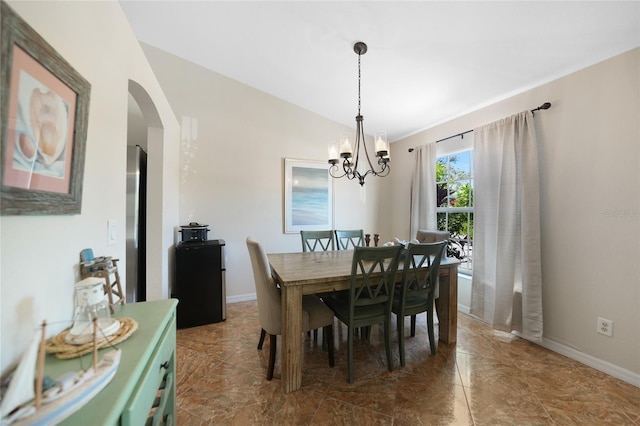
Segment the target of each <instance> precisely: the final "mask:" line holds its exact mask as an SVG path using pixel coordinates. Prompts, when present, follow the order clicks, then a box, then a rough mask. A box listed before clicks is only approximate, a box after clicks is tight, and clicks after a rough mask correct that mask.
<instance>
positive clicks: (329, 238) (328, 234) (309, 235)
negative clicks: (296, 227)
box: [300, 230, 336, 252]
mask: <svg viewBox="0 0 640 426" xmlns="http://www.w3.org/2000/svg"><path fill="white" fill-rule="evenodd" d="M300 238H301V239H302V251H304V252H307V251H316V250H318V251H319V250H322V251H327V250H335V249H336V245H335V239H334V233H333V231H332V230H329V231H300Z"/></svg>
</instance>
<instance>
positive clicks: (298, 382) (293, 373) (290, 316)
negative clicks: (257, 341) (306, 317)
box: [280, 286, 302, 393]
mask: <svg viewBox="0 0 640 426" xmlns="http://www.w3.org/2000/svg"><path fill="white" fill-rule="evenodd" d="M281 290H282V293H281V297H282V345H281V346H282V353H281V355H280V356H281V359H282V363H281V365H282V384H283V386H284V391H285V393H289V392H293V391H295V390H298V389H300V387H301V386H302V341H301V340H300V335H301V334H302V288H301V287H300V286H284V287H282V289H281Z"/></svg>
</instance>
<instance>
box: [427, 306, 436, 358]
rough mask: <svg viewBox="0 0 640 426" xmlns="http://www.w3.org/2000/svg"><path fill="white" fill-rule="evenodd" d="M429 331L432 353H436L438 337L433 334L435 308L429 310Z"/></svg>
mask: <svg viewBox="0 0 640 426" xmlns="http://www.w3.org/2000/svg"><path fill="white" fill-rule="evenodd" d="M427 332H428V333H429V346H430V347H431V355H435V354H436V339H435V337H434V334H433V309H429V310H427Z"/></svg>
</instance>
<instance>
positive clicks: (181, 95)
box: [143, 45, 388, 301]
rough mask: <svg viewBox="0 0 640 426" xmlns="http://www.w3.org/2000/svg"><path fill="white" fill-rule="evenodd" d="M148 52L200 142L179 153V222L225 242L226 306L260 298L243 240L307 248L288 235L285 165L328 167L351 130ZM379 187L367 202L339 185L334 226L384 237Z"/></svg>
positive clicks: (354, 186) (277, 248)
mask: <svg viewBox="0 0 640 426" xmlns="http://www.w3.org/2000/svg"><path fill="white" fill-rule="evenodd" d="M143 48H144V51H145V53H146V55H147V57H148V59H149V62H150V64H151V65H152V67H153V69H154V71H155V74H156V76H157V77H158V80H159V81H160V84H161V85H162V88H163V90H164V92H165V94H166V96H167V98H168V99H169V101H170V103H171V106H172V108H173V110H174V111H175V113H176V116H177V117H178V119H179V120H182V118H181V117H182V116H188V117H191V118H195V119H196V120H197V122H198V125H197V138H196V140H195V141H194V142H191V143H186V142H184V141H183V145H182V149H181V154H180V169H181V179H180V203H179V204H180V223H176V224H175V225H176V227H177V226H178V225H185V224H187V223H189V222H194V221H195V222H198V223H202V224H207V225H209V227H210V229H211V232H210V233H209V238H210V239H224V240H225V242H226V244H227V245H226V254H227V263H226V267H227V272H226V279H227V286H226V290H227V298H228V300H230V301H233V300H242V299H244V298H254V297H255V296H253V295H254V294H255V288H254V282H253V275H252V272H251V263H250V260H249V256H248V252H247V248H246V243H245V240H246V238H247V237H248V236H252V237H254V238H256V239H257V240H258V241H260V242H261V243H262V244H263V245H264V246H265V249H266V251H267V252H290V251H300V250H301V243H300V235H299V234H285V233H284V231H283V211H284V208H283V206H284V198H283V187H284V186H283V182H284V176H283V173H284V160H283V159H284V158H293V159H303V160H318V161H322V162H326V160H327V155H328V152H327V148H328V144H329V141H331V140H337V138H338V136H339V134H340V133H342V132H345V131H348V130H349V129H348V128H346V127H344V126H342V125H339V124H336V123H334V122H332V121H330V120H328V119H325V118H323V117H320V116H318V115H316V114H313V113H311V112H309V111H307V110H304V109H302V108H300V107H297V106H295V105H293V104H290V103H288V102H285V101H283V100H281V99H278V98H275V97H273V96H271V95H269V94H267V93H264V92H261V91H258V90H256V89H254V88H251V87H249V86H246V85H244V84H241V83H239V82H237V81H235V80H232V79H229V78H227V77H224V76H222V75H220V74H217V73H215V72H212V71H209V70H206V69H204V68H202V67H200V66H197V65H195V64H193V63H190V62H187V61H184V60H182V59H180V58H178V57H176V56H173V55H170V54H168V53H166V52H163V51H161V50H159V49H156V48H154V47H151V46H147V45H143ZM354 127H355V120H354ZM327 167H328V164H327ZM376 180H380V179H379V178H375V177H368V178H367V180H366V183H365V189H366V199H365V201H364V202H363V201H361V199H360V186H359V185H358V183H357V182H355V181H347V180H346V179H337V180H334V183H335V186H334V196H335V202H334V205H335V226H334V227H335V228H338V229H353V228H355V229H360V228H362V229H364V230H365V232H367V233H371V234H374V233H378V232H379V229H380V228H379V227H378V225H377V224H376V218H377V210H378V203H379V200H378V198H377V192H378V191H377V186H378V184H379V183H380V182H377V181H376ZM383 238H387V239H388V236H383ZM176 239H177V241H179V234H177V233H176Z"/></svg>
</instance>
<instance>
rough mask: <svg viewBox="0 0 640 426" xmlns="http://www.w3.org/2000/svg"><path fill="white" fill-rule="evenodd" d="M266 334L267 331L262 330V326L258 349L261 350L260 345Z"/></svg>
mask: <svg viewBox="0 0 640 426" xmlns="http://www.w3.org/2000/svg"><path fill="white" fill-rule="evenodd" d="M266 335H267V332H266V331H264V328H263V329H261V330H260V341H259V342H258V349H259V350H262V345H263V344H264V338H265V336H266Z"/></svg>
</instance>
